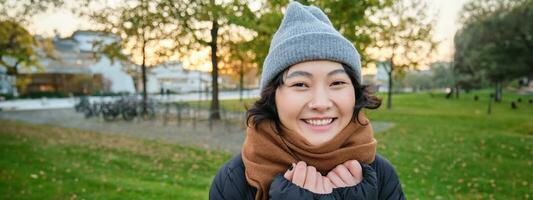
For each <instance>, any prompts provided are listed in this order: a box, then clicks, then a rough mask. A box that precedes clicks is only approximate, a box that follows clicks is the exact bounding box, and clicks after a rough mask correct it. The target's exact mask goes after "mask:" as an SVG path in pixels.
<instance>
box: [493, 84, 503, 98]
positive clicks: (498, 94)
mask: <svg viewBox="0 0 533 200" xmlns="http://www.w3.org/2000/svg"><path fill="white" fill-rule="evenodd" d="M501 99H502V94H501V83H500V82H496V83H495V84H494V102H500V101H501Z"/></svg>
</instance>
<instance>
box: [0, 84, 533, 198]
mask: <svg viewBox="0 0 533 200" xmlns="http://www.w3.org/2000/svg"><path fill="white" fill-rule="evenodd" d="M473 95H479V96H480V101H474V100H473V99H474V97H473ZM380 96H381V95H380ZM487 96H488V92H487V91H481V92H476V93H471V94H461V99H459V100H456V99H453V100H446V99H444V98H443V95H436V96H435V97H430V95H429V94H427V93H420V94H397V95H395V96H394V99H393V109H392V110H387V109H386V108H385V103H386V102H384V105H383V106H382V108H380V109H378V110H376V111H370V112H367V113H368V115H369V118H370V119H371V120H377V121H386V122H393V123H395V124H396V125H395V126H394V127H393V128H391V129H389V130H386V131H385V132H380V133H376V138H377V139H378V142H379V144H378V152H379V153H380V154H381V155H383V156H384V157H386V158H387V159H389V160H390V161H391V162H392V164H393V165H394V166H395V167H396V169H397V171H398V174H399V176H400V179H401V182H402V184H403V187H404V191H405V193H406V196H407V197H408V198H409V199H531V198H533V192H532V191H533V181H532V180H533V172H532V171H533V170H532V169H533V104H528V103H527V100H528V99H533V96H520V95H517V94H512V93H505V94H504V101H503V102H501V103H493V109H492V114H491V115H487V114H486V111H487V105H488V103H487V100H486V99H487V98H486V97H487ZM383 97H384V96H383ZM519 97H521V98H522V103H519V104H518V106H519V109H518V110H512V109H511V108H510V101H511V100H516V99H517V98H519ZM251 102H253V100H247V104H248V105H250V103H251ZM200 104H201V106H206V105H208V104H207V103H205V102H201V103H200ZM222 104H223V107H224V108H226V109H227V110H235V111H238V110H242V104H241V103H240V102H239V101H238V100H232V101H223V103H222ZM0 123H1V124H0V127H1V129H0V156H1V160H0V194H2V195H1V196H2V197H3V198H7V199H21V198H22V199H65V198H71V197H74V196H75V197H77V198H78V199H132V198H133V199H169V198H173V199H206V198H207V194H208V190H209V184H210V182H211V179H212V178H213V176H214V175H215V173H216V170H217V168H218V167H219V166H220V165H221V164H223V163H224V162H225V161H227V160H228V159H230V155H228V154H227V153H217V152H212V151H207V150H202V149H197V148H192V147H180V146H177V145H171V144H162V143H158V142H155V141H144V140H139V139H133V138H124V137H117V136H108V135H105V136H104V135H100V134H96V133H90V132H83V131H78V130H73V129H63V128H54V127H48V126H38V125H28V124H24V123H18V122H8V121H0Z"/></svg>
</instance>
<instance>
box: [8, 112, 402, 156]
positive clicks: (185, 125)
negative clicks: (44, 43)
mask: <svg viewBox="0 0 533 200" xmlns="http://www.w3.org/2000/svg"><path fill="white" fill-rule="evenodd" d="M0 119H9V120H16V121H24V122H30V123H34V124H47V125H53V126H59V127H66V128H77V129H83V130H92V131H96V132H100V133H102V134H114V135H123V136H131V137H137V138H145V139H155V140H161V141H164V142H170V143H178V144H182V145H188V146H189V145H190V146H197V147H202V148H209V149H214V150H224V151H229V152H231V153H237V152H240V150H241V146H242V143H243V141H244V137H245V127H244V123H240V122H226V121H224V122H219V123H216V124H213V125H212V128H210V126H209V123H208V121H206V120H201V121H198V122H196V123H194V121H193V120H183V121H182V122H181V123H179V124H178V122H177V120H174V121H170V122H168V123H164V122H163V120H162V119H158V120H151V121H148V120H146V121H145V120H137V119H135V120H134V121H131V122H127V121H123V120H117V121H113V122H106V121H104V120H103V119H102V118H89V119H85V118H84V116H83V114H82V113H76V112H75V111H74V109H72V108H69V109H49V110H30V111H0ZM372 125H373V127H374V130H375V131H376V133H377V132H379V131H382V130H384V129H388V128H390V127H392V126H393V124H391V123H383V122H373V123H372ZM0 126H1V125H0ZM377 134H379V133H377Z"/></svg>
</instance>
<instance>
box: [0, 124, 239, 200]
mask: <svg viewBox="0 0 533 200" xmlns="http://www.w3.org/2000/svg"><path fill="white" fill-rule="evenodd" d="M0 124H1V127H2V128H1V129H0V158H1V159H0V194H1V195H0V199H207V198H208V191H209V186H210V184H211V180H212V177H213V176H214V174H215V173H216V171H217V169H218V167H219V166H220V165H222V164H223V163H224V162H225V161H226V160H228V159H229V158H230V155H229V154H227V153H215V152H212V151H207V150H202V149H197V148H190V147H180V146H177V145H170V144H163V143H158V142H155V141H144V140H139V139H133V138H125V137H117V136H109V135H102V134H97V133H90V132H84V131H79V130H74V129H64V128H54V127H49V126H41V125H28V124H23V123H18V122H9V121H0Z"/></svg>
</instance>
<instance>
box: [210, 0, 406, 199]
mask: <svg viewBox="0 0 533 200" xmlns="http://www.w3.org/2000/svg"><path fill="white" fill-rule="evenodd" d="M261 76H262V77H261V78H262V79H261V85H260V87H261V98H260V99H259V100H257V101H256V102H255V104H254V105H253V107H252V108H251V109H249V110H248V111H247V124H248V128H247V135H246V140H245V141H244V144H243V149H242V152H241V154H239V155H237V156H235V157H234V158H233V159H232V160H230V161H229V162H228V163H226V164H225V165H224V166H222V167H221V168H220V170H219V171H218V173H217V175H216V177H215V178H214V180H213V183H212V185H211V190H210V193H209V198H210V199H257V200H263V199H273V200H275V199H405V197H404V194H403V192H402V187H401V184H400V181H399V179H398V176H397V174H396V172H395V170H394V167H393V166H392V165H391V163H390V162H389V161H387V160H386V159H385V158H383V157H381V156H380V155H378V154H377V153H376V146H377V141H376V140H375V139H374V136H373V130H372V126H371V124H370V122H369V120H368V119H367V118H366V117H365V115H364V113H362V112H361V110H362V109H363V108H369V109H375V108H378V107H379V106H380V105H381V100H380V99H378V98H377V97H375V96H372V95H371V94H370V92H369V91H368V90H367V87H366V86H363V85H362V84H361V63H360V57H359V54H358V52H357V50H356V49H355V48H354V46H353V44H352V43H351V42H350V41H348V40H347V39H345V38H344V37H343V36H342V35H341V34H340V33H339V32H338V31H337V30H335V28H334V27H333V26H332V24H331V22H330V21H329V19H328V17H327V16H326V15H325V14H324V13H323V12H322V11H321V10H320V9H319V8H317V7H314V6H303V5H302V4H300V3H298V2H292V3H290V4H289V5H288V8H287V10H286V13H285V16H284V18H283V20H282V22H281V25H280V27H279V29H278V31H277V32H276V34H275V35H274V37H273V39H272V41H271V44H270V50H269V53H268V56H267V57H266V60H265V62H264V64H263V72H262V75H261Z"/></svg>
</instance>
